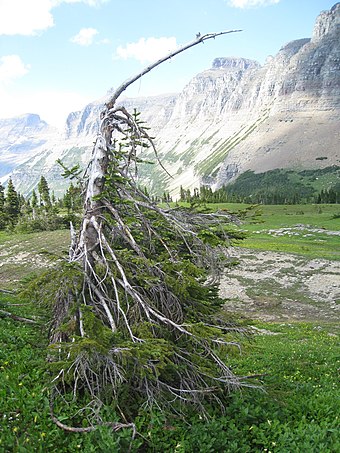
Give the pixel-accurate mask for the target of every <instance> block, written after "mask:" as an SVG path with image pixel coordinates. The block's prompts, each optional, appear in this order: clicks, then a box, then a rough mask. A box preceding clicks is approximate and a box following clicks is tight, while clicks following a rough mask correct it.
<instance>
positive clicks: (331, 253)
mask: <svg viewBox="0 0 340 453" xmlns="http://www.w3.org/2000/svg"><path fill="white" fill-rule="evenodd" d="M248 206H249V205H244V204H240V203H219V204H218V203H216V204H211V205H209V207H210V208H211V209H212V210H216V209H226V210H230V211H233V212H235V211H238V210H241V209H244V208H246V207H248ZM257 210H259V211H260V212H261V215H260V216H259V218H258V222H256V223H253V222H252V220H251V219H250V218H248V220H247V219H246V220H245V221H244V223H243V224H242V225H241V228H242V229H243V230H245V231H247V232H249V233H250V235H249V236H248V238H246V239H245V240H244V241H242V242H241V243H240V244H239V246H241V247H244V248H249V249H259V250H271V251H280V252H286V253H296V254H299V255H303V256H307V257H309V258H325V259H332V260H340V247H339V245H340V236H335V235H329V234H327V231H340V221H339V218H337V216H338V215H339V214H340V205H335V204H334V205H326V204H325V205H260V206H258V207H257ZM296 225H305V226H308V227H306V229H305V230H304V231H295V232H296V233H298V234H296V235H288V234H285V235H283V236H277V235H276V234H275V232H270V231H269V230H278V229H282V228H294V227H296ZM309 227H310V228H318V229H323V230H324V231H323V232H320V233H313V232H310V231H308V229H309ZM309 234H311V235H310V236H309ZM306 235H307V236H306Z"/></svg>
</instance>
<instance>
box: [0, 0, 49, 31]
mask: <svg viewBox="0 0 340 453" xmlns="http://www.w3.org/2000/svg"><path fill="white" fill-rule="evenodd" d="M52 7H53V5H52V2H51V1H50V0H1V2H0V35H34V34H36V32H39V31H42V30H46V29H47V28H49V27H53V25H54V23H53V16H52V14H51V9H52Z"/></svg>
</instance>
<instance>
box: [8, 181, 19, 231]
mask: <svg viewBox="0 0 340 453" xmlns="http://www.w3.org/2000/svg"><path fill="white" fill-rule="evenodd" d="M5 213H6V215H7V218H8V221H9V223H10V224H11V225H14V224H15V222H16V220H17V218H18V216H19V213H20V199H19V196H18V193H17V192H16V190H15V188H14V185H13V181H12V179H11V178H10V179H9V180H8V184H7V193H6V199H5Z"/></svg>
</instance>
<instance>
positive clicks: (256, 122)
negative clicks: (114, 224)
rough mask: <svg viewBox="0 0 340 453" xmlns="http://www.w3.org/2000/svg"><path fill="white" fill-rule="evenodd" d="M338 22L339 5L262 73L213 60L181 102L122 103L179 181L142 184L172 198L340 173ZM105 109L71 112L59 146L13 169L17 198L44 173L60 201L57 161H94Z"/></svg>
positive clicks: (163, 178)
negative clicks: (304, 174) (325, 170)
mask: <svg viewBox="0 0 340 453" xmlns="http://www.w3.org/2000/svg"><path fill="white" fill-rule="evenodd" d="M339 22H340V3H337V4H336V5H334V7H333V8H332V9H331V10H330V11H325V12H322V13H321V14H320V15H319V16H318V18H317V19H316V23H315V27H314V31H313V34H312V37H311V39H299V40H297V41H292V42H290V43H288V44H286V45H284V46H283V47H282V48H281V49H280V51H279V52H278V54H277V55H276V56H275V57H270V58H268V61H267V62H266V64H265V65H264V66H260V65H259V64H258V63H257V62H256V61H252V60H247V59H244V58H233V57H231V58H216V59H215V60H214V61H213V64H212V67H211V69H209V70H206V71H204V72H202V73H201V74H198V75H197V76H195V77H194V78H193V79H192V80H191V82H190V83H189V84H188V85H187V86H186V87H185V88H184V90H183V91H182V92H181V93H180V94H178V95H165V96H158V97H151V98H139V99H125V100H123V102H122V103H123V104H124V105H125V106H126V107H127V108H128V109H129V110H130V111H133V109H134V108H136V109H137V110H138V111H140V112H141V117H142V119H143V120H144V121H146V122H147V123H148V125H149V126H150V127H151V134H152V135H154V136H156V137H157V146H158V150H159V155H160V157H161V159H162V163H163V164H164V166H165V167H166V168H167V170H168V171H169V173H170V174H172V176H173V178H170V177H169V176H168V175H166V174H165V173H164V172H163V171H162V170H161V169H160V168H159V167H158V166H157V165H154V166H151V165H144V166H142V167H141V183H142V184H147V185H150V186H151V187H153V188H154V190H155V191H159V192H163V191H164V190H165V189H170V190H171V191H172V192H173V193H174V194H175V195H176V193H178V190H179V187H180V185H182V186H183V187H186V188H191V189H192V188H194V187H198V186H199V185H200V184H202V183H207V184H211V185H212V186H214V187H218V186H221V185H223V184H226V183H228V182H229V181H230V180H232V179H233V178H234V177H235V176H237V175H238V174H239V173H240V172H243V171H245V170H248V169H252V170H254V171H257V172H259V171H266V170H270V169H273V168H315V167H317V166H329V165H332V164H337V165H339V163H340V155H339V151H338V148H339V130H340V128H339V120H340V31H339V28H340V26H339ZM104 102H105V98H103V99H101V100H99V101H96V102H93V103H91V104H89V105H88V106H86V107H85V108H84V109H83V110H82V111H81V112H75V113H71V114H70V115H69V117H68V119H67V122H66V125H65V131H64V135H63V137H62V140H61V139H60V137H59V139H58V140H56V139H55V137H54V139H53V140H52V141H47V142H44V143H43V144H42V145H41V146H37V147H36V148H35V149H34V152H32V153H33V154H34V157H32V158H31V159H30V160H27V159H26V162H25V163H23V164H22V165H21V166H18V167H16V169H15V170H14V172H13V179H14V182H15V184H16V185H17V186H18V188H19V190H20V191H22V192H27V191H28V190H31V188H32V184H33V183H32V181H33V180H35V178H38V176H37V174H38V173H39V177H40V172H42V171H44V173H45V174H46V175H47V178H48V180H49V182H50V183H51V187H52V188H53V189H55V190H56V192H57V193H58V187H60V186H61V184H62V185H65V183H64V182H61V178H60V176H59V174H60V171H59V169H58V168H57V167H56V165H55V161H56V159H57V158H62V159H63V160H64V161H65V163H66V164H72V165H73V164H74V163H75V162H82V163H83V164H84V165H85V164H86V162H88V159H89V158H90V151H91V148H92V144H93V140H94V138H95V135H96V132H97V130H98V118H99V113H100V110H101V108H102V105H103V103H104ZM0 125H1V123H0ZM144 157H146V158H147V159H152V158H153V157H154V156H152V155H151V153H149V154H145V156H144ZM319 157H323V159H322V160H320V159H318V158H319ZM1 165H2V163H1ZM25 181H26V182H25ZM27 181H30V186H29V187H28V185H27Z"/></svg>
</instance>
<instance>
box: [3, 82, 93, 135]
mask: <svg viewBox="0 0 340 453" xmlns="http://www.w3.org/2000/svg"><path fill="white" fill-rule="evenodd" d="M0 96H1V103H0V118H10V117H13V116H18V115H22V114H24V113H37V114H38V115H40V117H41V118H42V119H43V120H45V121H47V123H49V124H51V125H53V126H56V127H58V128H62V127H63V126H64V125H65V121H66V118H67V115H68V114H69V113H70V112H74V111H77V110H81V109H83V108H84V107H85V105H86V104H88V103H89V102H91V101H92V100H93V99H92V98H91V97H90V96H84V95H82V94H80V93H75V92H70V91H51V90H48V91H30V92H29V93H28V92H27V93H18V92H17V91H15V90H12V91H11V92H9V90H6V91H3V92H1V88H0Z"/></svg>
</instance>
